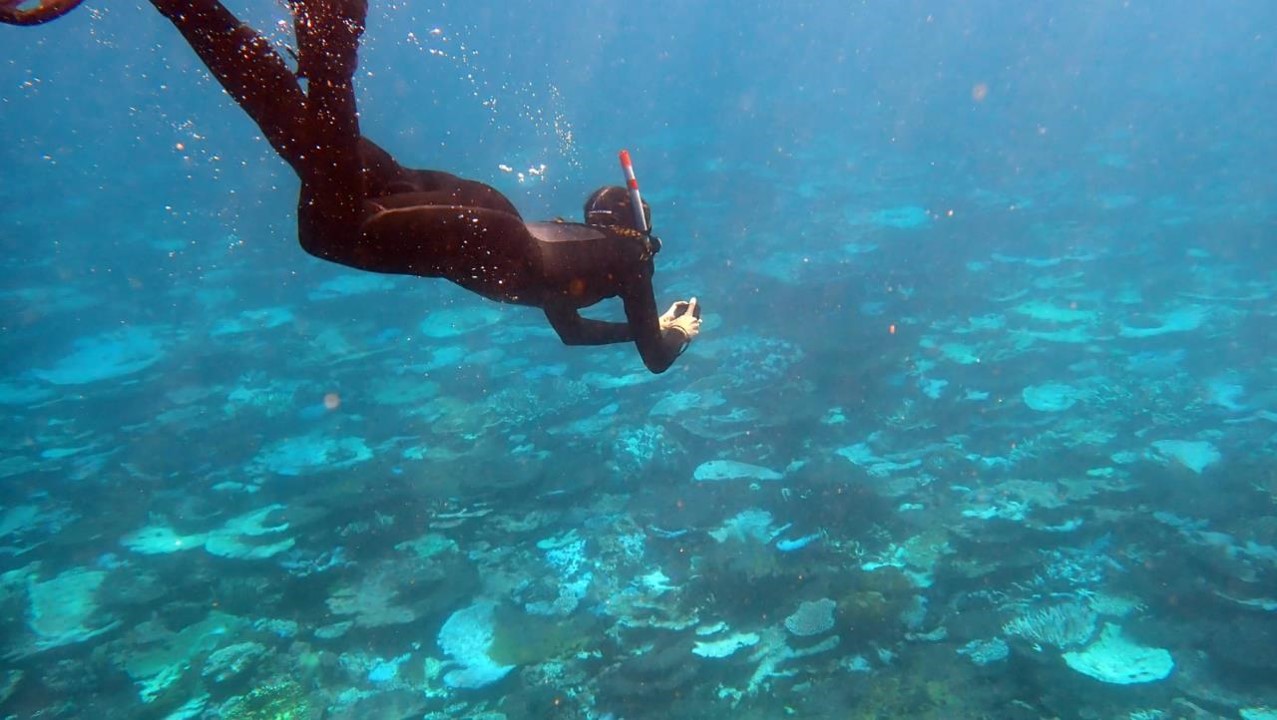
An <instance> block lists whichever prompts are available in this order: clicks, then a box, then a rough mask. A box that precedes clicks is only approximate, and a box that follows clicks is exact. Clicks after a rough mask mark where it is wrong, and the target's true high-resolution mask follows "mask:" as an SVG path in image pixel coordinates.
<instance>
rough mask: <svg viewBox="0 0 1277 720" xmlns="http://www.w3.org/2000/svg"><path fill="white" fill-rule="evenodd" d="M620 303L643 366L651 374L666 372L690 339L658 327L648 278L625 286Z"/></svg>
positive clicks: (675, 330)
mask: <svg viewBox="0 0 1277 720" xmlns="http://www.w3.org/2000/svg"><path fill="white" fill-rule="evenodd" d="M621 300H622V302H624V303H625V317H626V318H627V319H628V320H629V326H630V332H632V333H633V335H634V344H635V345H636V346H637V347H638V351H639V355H640V356H641V357H642V358H643V364H644V365H646V366H647V369H648V370H651V371H652V372H654V373H658V374H659V373H663V372H665V371H666V370H668V369H669V367H670V366H671V365H673V364H674V361H675V360H677V359H678V356H679V355H682V354H683V351H684V350H686V349H687V345H688V343H690V342H691V338H690V337H688V335H687V334H686V333H684V332H683V331H682V330H679V329H678V328H677V327H661V320H660V315H658V314H657V312H656V296H655V295H653V293H652V279H651V277H650V276H644V277H641V278H636V279H635V280H634V281H632V282H630V283H627V284H626V286H625V288H624V289H623V290H622V292H621Z"/></svg>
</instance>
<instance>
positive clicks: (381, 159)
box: [0, 0, 687, 373]
mask: <svg viewBox="0 0 1277 720" xmlns="http://www.w3.org/2000/svg"><path fill="white" fill-rule="evenodd" d="M0 1H2V0H0ZM78 1H79V0H48V2H49V3H50V4H51V5H57V6H58V7H57V8H56V12H57V13H61V12H65V11H66V10H67V9H69V8H70V7H74V6H75V5H76V4H78ZM151 3H152V4H153V5H154V6H155V7H156V9H158V10H159V11H160V12H161V13H162V14H163V15H164V16H165V17H167V18H168V19H169V20H170V21H171V22H172V23H173V25H174V26H176V27H177V29H178V31H179V32H181V33H182V35H183V37H185V38H186V40H187V42H188V43H189V44H190V46H191V48H192V49H193V50H195V52H196V53H197V54H198V55H199V57H200V59H201V60H203V61H204V64H205V65H206V66H207V67H208V69H209V71H210V72H211V73H212V74H213V76H214V77H215V78H217V80H218V82H219V83H221V85H222V87H223V88H225V89H226V92H227V93H229V94H230V96H231V97H232V98H234V99H235V101H236V102H237V103H239V105H240V107H242V108H243V109H244V111H245V112H246V113H248V115H249V116H250V117H251V118H252V119H253V121H254V122H256V123H257V126H258V127H259V128H260V129H261V131H262V134H263V135H264V136H265V137H266V139H267V140H268V141H269V142H270V143H271V146H272V147H274V149H275V151H276V152H278V153H279V155H280V157H282V158H283V159H284V160H285V161H286V162H288V164H289V165H291V166H292V167H293V169H294V170H295V171H296V172H297V175H298V177H300V178H301V183H302V187H301V197H300V199H299V202H298V211H297V224H298V238H299V240H300V241H301V245H302V247H303V248H304V249H305V250H306V251H307V252H309V253H310V254H312V255H315V256H316V257H320V258H323V259H325V260H330V261H332V262H336V263H340V264H342V265H347V266H350V267H354V268H359V269H361V270H368V271H372V272H380V273H397V274H407V275H420V276H423V277H440V278H446V279H448V280H451V281H452V282H455V283H457V284H458V285H461V286H462V287H464V288H467V289H469V290H472V291H474V292H476V293H478V294H480V295H482V296H484V297H486V298H489V299H492V300H497V301H500V302H509V303H518V304H521V305H530V306H534V307H539V308H542V309H544V311H545V315H546V317H547V318H548V319H549V321H550V323H551V325H553V326H554V329H555V331H557V332H558V334H559V337H560V338H561V339H562V340H563V342H565V343H567V344H569V345H602V344H609V343H621V342H634V343H635V344H636V346H637V347H638V350H639V354H640V355H641V356H642V358H643V362H644V364H645V365H646V366H647V367H648V369H650V370H651V371H652V372H656V373H659V372H664V371H665V370H666V369H667V368H669V366H670V365H671V364H673V362H674V360H675V359H677V357H678V356H679V354H680V353H681V352H682V350H683V349H684V348H685V347H686V345H687V337H686V336H685V335H684V334H683V333H682V332H681V331H679V330H677V329H675V328H666V329H662V327H661V324H660V316H659V315H658V313H657V310H656V300H655V298H654V297H653V293H652V272H653V263H652V253H653V250H652V248H653V244H652V243H651V242H649V241H648V239H647V238H645V237H644V236H643V235H642V234H641V233H638V232H636V231H635V230H633V229H631V228H627V227H621V226H596V225H580V224H574V223H525V222H524V221H523V219H522V217H520V215H519V212H518V210H516V209H515V207H514V205H513V204H511V203H510V201H509V200H508V199H506V198H505V197H504V196H503V195H501V193H499V192H498V191H496V190H495V189H493V188H491V187H489V186H487V185H484V184H482V183H479V182H475V181H472V180H465V179H463V178H459V177H457V176H455V175H451V174H449V173H445V172H437V171H430V170H413V169H409V168H405V167H403V166H401V165H400V164H399V163H398V162H396V161H395V160H394V158H392V157H391V156H390V155H389V154H388V153H387V152H385V151H384V150H382V149H381V148H380V147H378V146H377V145H375V144H374V143H372V142H371V141H369V140H367V139H366V138H364V137H363V136H362V135H361V134H360V132H359V120H358V115H357V113H356V109H355V91H354V81H353V77H354V72H355V67H356V65H357V53H358V49H359V41H360V37H361V36H362V34H363V29H364V19H365V16H366V14H367V2H366V0H291V1H290V6H291V8H292V10H293V14H294V27H295V30H296V35H297V44H298V62H297V71H296V72H294V71H292V70H290V69H289V67H288V66H287V64H286V63H285V62H284V60H283V58H281V57H280V56H279V54H278V53H276V52H275V51H274V49H273V48H272V47H271V45H270V43H269V42H268V41H267V40H266V39H265V38H263V37H262V36H261V35H260V34H259V33H257V32H256V31H255V30H253V29H252V28H251V27H249V26H247V25H245V24H243V23H241V22H240V21H239V20H238V19H237V18H236V17H235V16H234V15H233V14H231V12H230V11H228V10H227V9H226V8H225V7H223V6H222V5H221V3H219V2H217V0H151ZM9 15H12V16H13V17H8V16H9ZM53 16H55V13H54V12H53V11H50V12H48V13H41V14H40V17H38V18H37V17H36V16H35V15H33V14H28V15H27V16H26V17H25V20H26V21H27V23H28V24H31V23H32V22H34V21H36V20H37V19H38V20H39V21H45V20H47V19H49V18H50V17H53ZM23 19H24V18H22V17H18V15H17V14H16V13H13V12H11V13H7V14H5V15H0V21H5V22H11V21H14V22H16V21H19V20H23ZM300 79H305V80H306V89H305V91H304V92H303V90H302V86H301V83H300V81H299V80H300ZM612 297H620V298H621V300H622V302H623V303H624V306H625V315H626V319H627V321H626V322H625V323H610V322H601V321H597V320H588V319H585V318H582V317H581V316H580V314H579V312H578V311H579V310H580V309H581V308H584V307H588V306H590V305H593V304H595V303H597V302H599V301H600V300H603V299H606V298H612Z"/></svg>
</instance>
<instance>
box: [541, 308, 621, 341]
mask: <svg viewBox="0 0 1277 720" xmlns="http://www.w3.org/2000/svg"><path fill="white" fill-rule="evenodd" d="M545 317H546V319H547V320H549V321H550V325H551V327H553V328H554V331H555V332H556V333H558V334H559V339H560V340H562V341H563V344H564V345H613V344H615V343H623V342H630V341H631V340H633V339H634V337H633V336H632V335H631V334H630V326H629V325H628V324H626V323H616V322H606V321H603V320H590V319H588V318H583V317H581V313H580V312H578V311H577V309H576V308H574V307H570V306H566V305H553V304H549V305H546V307H545Z"/></svg>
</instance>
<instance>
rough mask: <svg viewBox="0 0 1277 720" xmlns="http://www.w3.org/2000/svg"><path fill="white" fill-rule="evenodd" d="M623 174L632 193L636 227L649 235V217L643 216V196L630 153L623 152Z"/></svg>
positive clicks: (631, 198) (650, 229)
mask: <svg viewBox="0 0 1277 720" xmlns="http://www.w3.org/2000/svg"><path fill="white" fill-rule="evenodd" d="M621 172H623V173H625V187H626V188H627V189H628V190H629V191H630V207H632V208H633V209H634V226H635V227H637V228H638V229H639V231H640V232H644V233H649V232H651V231H652V228H649V227H648V226H647V217H646V216H645V215H644V214H643V196H642V195H640V194H639V186H638V179H637V178H635V177H634V163H632V162H630V151H629V150H622V151H621Z"/></svg>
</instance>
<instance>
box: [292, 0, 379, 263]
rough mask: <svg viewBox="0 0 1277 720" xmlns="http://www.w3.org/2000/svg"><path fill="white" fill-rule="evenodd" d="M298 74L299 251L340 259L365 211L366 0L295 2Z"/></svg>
mask: <svg viewBox="0 0 1277 720" xmlns="http://www.w3.org/2000/svg"><path fill="white" fill-rule="evenodd" d="M291 6H292V9H293V13H294V26H295V28H296V33H297V46H298V54H299V58H298V69H299V73H300V74H302V75H304V76H305V78H306V82H307V89H306V93H307V100H308V102H307V105H306V124H307V137H308V139H309V141H310V149H309V151H310V153H311V155H312V157H311V158H310V159H309V161H308V163H307V165H308V167H307V171H306V173H305V174H303V175H302V196H301V201H300V204H299V207H298V224H299V226H300V227H299V231H300V237H301V242H302V246H303V247H304V248H305V249H306V251H307V252H310V253H311V254H313V255H317V256H319V257H322V258H326V259H329V260H334V261H336V262H342V261H343V260H342V257H343V255H345V254H346V253H348V252H350V250H351V248H350V245H352V244H353V243H354V242H355V236H356V234H357V232H358V227H359V221H360V217H361V214H362V212H363V199H364V191H363V174H362V170H361V161H360V153H359V116H358V112H357V110H356V106H355V81H354V77H355V67H356V66H357V64H358V52H359V40H360V37H361V36H362V35H363V32H364V18H365V16H366V15H367V13H368V4H367V0H293V2H292V3H291Z"/></svg>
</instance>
